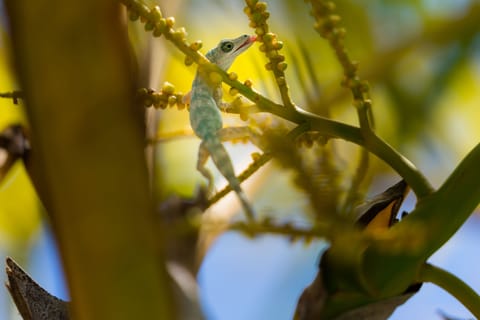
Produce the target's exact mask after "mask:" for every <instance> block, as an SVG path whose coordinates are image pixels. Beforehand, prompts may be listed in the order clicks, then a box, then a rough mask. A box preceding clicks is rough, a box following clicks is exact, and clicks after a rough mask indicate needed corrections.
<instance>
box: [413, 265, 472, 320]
mask: <svg viewBox="0 0 480 320" xmlns="http://www.w3.org/2000/svg"><path fill="white" fill-rule="evenodd" d="M418 281H421V282H431V283H433V284H436V285H437V286H439V287H440V288H442V289H443V290H445V291H447V292H448V293H450V294H451V295H452V296H454V297H455V298H456V299H457V300H458V301H460V303H461V304H463V305H464V306H465V307H466V308H467V309H468V310H469V311H470V312H471V313H472V314H473V315H474V316H475V318H477V319H480V296H479V295H478V294H477V293H476V292H475V291H473V289H472V288H471V287H470V286H469V285H468V284H466V283H465V282H463V281H462V280H461V279H459V278H457V277H456V276H455V275H454V274H451V273H450V272H448V271H446V270H442V269H440V268H438V267H435V266H433V265H431V264H429V263H426V264H424V265H423V267H422V268H421V269H420V274H419V276H418Z"/></svg>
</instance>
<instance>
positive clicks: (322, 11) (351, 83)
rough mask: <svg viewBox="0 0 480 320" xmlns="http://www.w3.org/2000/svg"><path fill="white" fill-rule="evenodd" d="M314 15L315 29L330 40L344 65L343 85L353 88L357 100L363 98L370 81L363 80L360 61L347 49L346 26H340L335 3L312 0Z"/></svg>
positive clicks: (325, 0)
mask: <svg viewBox="0 0 480 320" xmlns="http://www.w3.org/2000/svg"><path fill="white" fill-rule="evenodd" d="M310 3H311V4H312V12H311V14H312V16H313V17H314V18H315V30H316V31H317V32H318V33H319V34H320V35H321V36H322V37H323V38H325V39H327V40H328V41H329V42H330V45H331V46H332V48H333V50H334V51H335V54H336V56H337V58H338V60H339V61H340V64H341V65H342V68H343V72H344V79H343V81H342V86H344V87H346V88H349V89H350V90H352V92H353V94H354V97H355V100H363V96H364V94H367V95H368V90H369V87H368V83H366V82H365V81H361V80H360V78H359V77H358V75H357V70H358V63H357V62H355V61H352V60H351V59H350V57H349V56H348V53H347V51H346V49H345V45H344V39H345V34H346V31H345V28H343V27H341V26H340V23H341V20H342V19H341V17H340V16H339V15H337V14H336V13H335V9H336V6H335V3H333V1H328V0H310Z"/></svg>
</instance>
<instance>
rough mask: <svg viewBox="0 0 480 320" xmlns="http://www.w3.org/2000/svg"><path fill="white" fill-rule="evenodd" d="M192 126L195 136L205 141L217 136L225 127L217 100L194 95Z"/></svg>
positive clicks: (191, 109)
mask: <svg viewBox="0 0 480 320" xmlns="http://www.w3.org/2000/svg"><path fill="white" fill-rule="evenodd" d="M190 124H191V126H192V129H193V131H194V132H195V134H196V135H197V136H198V137H200V138H202V139H204V138H205V137H207V136H209V135H212V134H216V133H217V131H218V130H220V129H221V128H222V126H223V122H222V116H221V114H220V110H218V108H217V105H216V103H215V100H213V98H212V97H211V96H208V97H202V96H200V97H198V96H196V95H195V94H193V95H192V103H191V105H190Z"/></svg>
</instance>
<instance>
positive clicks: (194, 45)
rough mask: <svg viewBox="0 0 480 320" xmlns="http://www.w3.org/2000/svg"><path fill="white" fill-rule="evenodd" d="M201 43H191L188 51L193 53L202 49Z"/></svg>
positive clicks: (198, 41)
mask: <svg viewBox="0 0 480 320" xmlns="http://www.w3.org/2000/svg"><path fill="white" fill-rule="evenodd" d="M202 45H203V43H202V41H200V40H197V41H195V42H193V43H192V44H190V49H192V50H194V51H198V50H200V49H201V48H202Z"/></svg>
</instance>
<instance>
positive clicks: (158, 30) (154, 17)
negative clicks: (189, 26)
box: [123, 0, 187, 41]
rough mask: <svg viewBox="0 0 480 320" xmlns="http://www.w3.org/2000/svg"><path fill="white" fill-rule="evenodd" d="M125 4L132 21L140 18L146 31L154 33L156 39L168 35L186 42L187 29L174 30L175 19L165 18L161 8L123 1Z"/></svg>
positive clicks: (127, 0)
mask: <svg viewBox="0 0 480 320" xmlns="http://www.w3.org/2000/svg"><path fill="white" fill-rule="evenodd" d="M123 3H124V4H125V6H126V7H127V10H128V13H129V18H130V20H132V21H135V20H137V19H139V18H140V21H141V22H142V23H144V24H145V31H152V32H153V36H154V37H160V36H161V35H162V34H168V35H169V36H171V37H172V38H173V39H177V40H182V41H184V40H185V38H186V36H187V32H186V31H185V28H183V27H182V28H179V29H178V30H174V29H173V25H174V24H175V18H174V17H168V18H164V17H163V16H162V11H161V10H160V7H159V6H155V7H153V8H151V9H150V8H149V7H147V6H146V5H144V4H142V3H140V2H137V1H134V0H123Z"/></svg>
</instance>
